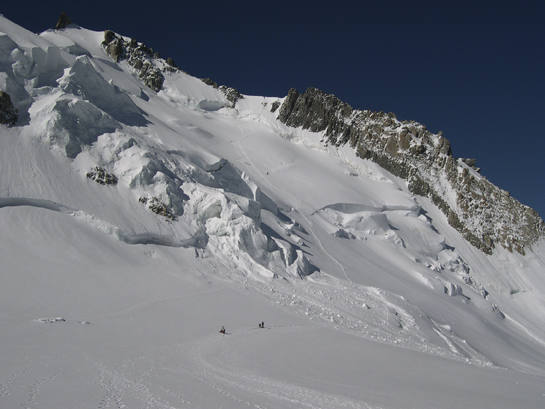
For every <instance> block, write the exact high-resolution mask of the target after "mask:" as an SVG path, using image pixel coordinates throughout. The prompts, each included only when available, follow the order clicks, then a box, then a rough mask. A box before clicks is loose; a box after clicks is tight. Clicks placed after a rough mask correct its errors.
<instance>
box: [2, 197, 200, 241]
mask: <svg viewBox="0 0 545 409" xmlns="http://www.w3.org/2000/svg"><path fill="white" fill-rule="evenodd" d="M19 206H29V207H35V208H38V209H45V210H50V211H53V212H58V213H62V214H66V215H68V216H73V217H75V218H76V219H78V220H80V221H83V222H84V223H86V224H87V225H89V226H91V227H94V228H95V229H96V230H99V231H100V232H102V233H105V234H109V235H111V236H113V237H115V238H116V239H117V240H119V241H122V242H123V243H126V244H131V245H134V244H155V245H157V246H165V247H183V248H188V247H195V248H204V247H206V242H207V240H208V239H207V237H206V234H205V233H203V232H197V233H195V234H194V235H193V236H192V237H190V238H188V239H184V240H176V239H173V238H172V237H169V236H165V235H160V234H155V233H149V232H146V233H128V232H124V231H123V230H121V229H120V228H119V227H117V226H114V225H112V224H111V223H108V222H106V221H103V220H100V219H98V218H96V217H95V216H93V215H91V214H89V213H87V212H84V211H82V210H77V209H73V208H70V207H68V206H65V205H63V204H61V203H57V202H54V201H52V200H46V199H34V198H28V197H4V198H0V209H2V208H5V207H19Z"/></svg>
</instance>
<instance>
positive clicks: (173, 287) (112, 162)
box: [0, 16, 545, 409]
mask: <svg viewBox="0 0 545 409" xmlns="http://www.w3.org/2000/svg"><path fill="white" fill-rule="evenodd" d="M103 39H104V34H103V33H102V32H94V31H90V30H86V29H83V28H80V27H76V26H71V27H69V28H67V29H64V30H58V31H54V30H51V31H46V32H44V33H42V34H40V35H36V34H33V33H30V32H28V31H27V30H25V29H24V28H22V27H20V26H18V25H16V24H14V23H12V22H10V21H9V20H7V19H5V18H4V17H1V16H0V90H4V91H6V92H7V93H9V94H10V96H11V99H12V101H13V103H14V105H15V106H16V108H17V109H18V112H19V122H18V123H17V126H15V127H11V128H8V127H6V126H4V125H0V230H1V232H2V236H1V240H0V259H1V264H0V282H1V285H0V408H2V409H3V408H6V409H7V408H15V407H23V408H40V409H48V408H51V409H54V408H81V409H87V408H100V409H106V408H117V409H121V408H148V409H155V408H159V409H161V408H169V409H170V408H177V409H182V408H203V409H209V408H233V409H234V408H237V409H238V408H245V407H249V408H262V409H264V408H270V409H272V408H274V409H278V408H328V409H332V408H391V409H401V408H415V409H417V408H418V409H424V408H430V409H431V408H433V409H436V408H494V409H497V408H534V409H538V408H543V407H545V325H544V318H543V317H544V316H545V242H544V241H543V240H542V241H540V242H538V243H537V244H536V245H535V246H534V247H533V248H532V249H529V250H528V251H527V254H526V255H525V256H522V255H520V254H518V253H510V252H508V251H507V250H504V249H502V248H500V247H498V248H496V250H495V252H494V254H493V255H491V256H488V255H486V254H484V253H483V252H481V251H479V250H478V249H476V248H475V247H473V246H472V245H470V244H469V243H468V242H467V241H465V240H464V239H463V237H462V236H461V235H460V234H459V233H458V232H457V231H456V230H455V229H453V228H452V227H450V226H449V224H448V222H447V220H446V218H445V216H444V215H443V214H442V213H441V212H440V211H439V210H438V209H437V208H436V207H435V206H434V205H433V204H432V203H431V201H430V200H428V199H425V198H422V197H418V196H414V195H412V194H410V193H409V191H408V189H407V186H406V183H405V182H404V181H403V180H401V179H399V178H396V177H394V176H392V175H391V174H390V173H388V172H387V171H385V170H383V169H382V168H380V167H379V166H378V165H377V164H375V163H373V162H370V161H367V160H362V159H360V158H358V157H357V156H356V154H355V153H354V152H353V150H351V149H350V148H348V147H344V148H337V147H334V146H326V145H325V144H324V143H323V135H321V134H318V133H311V132H308V131H303V130H301V129H294V128H290V127H287V126H285V125H284V124H282V123H281V122H279V121H278V120H277V119H276V114H275V113H273V112H271V107H272V106H273V103H275V102H279V103H281V102H282V98H269V97H258V96H247V95H244V96H243V98H242V99H239V100H238V101H237V102H236V104H234V106H233V104H232V102H231V101H229V100H228V99H227V97H226V94H224V92H222V91H221V89H218V88H214V87H212V86H209V85H206V84H205V83H204V82H202V81H201V80H199V79H198V78H195V77H192V76H190V75H188V74H186V73H184V72H183V71H181V70H172V71H165V72H164V76H165V82H164V84H163V88H162V90H160V91H159V92H154V91H153V90H152V89H150V88H148V87H147V86H146V85H144V83H143V82H142V81H141V80H140V79H139V78H138V76H137V74H136V72H135V70H134V68H133V67H131V66H130V65H129V64H128V63H127V61H125V60H121V61H120V62H118V63H116V62H115V61H114V60H113V59H112V58H111V57H110V56H109V55H108V54H107V53H106V52H105V50H104V47H103V46H102V45H101V42H102V40H103ZM154 64H156V65H157V66H158V67H162V66H164V62H163V61H162V60H160V59H157V60H156V61H155V62H154ZM97 168H98V169H102V170H101V172H102V171H103V172H104V174H107V175H112V176H109V177H111V179H109V180H110V181H111V180H114V179H113V176H115V182H116V183H113V182H112V183H111V184H101V183H96V182H95V180H96V179H95V180H93V179H92V178H91V177H90V176H88V173H89V172H90V171H92V170H93V169H95V172H99V171H97V170H96V169H97ZM261 321H264V323H265V328H259V327H258V323H259V322H261ZM222 325H224V326H225V327H226V329H227V331H226V334H225V335H222V334H220V333H219V332H218V330H219V328H220V327H221V326H222Z"/></svg>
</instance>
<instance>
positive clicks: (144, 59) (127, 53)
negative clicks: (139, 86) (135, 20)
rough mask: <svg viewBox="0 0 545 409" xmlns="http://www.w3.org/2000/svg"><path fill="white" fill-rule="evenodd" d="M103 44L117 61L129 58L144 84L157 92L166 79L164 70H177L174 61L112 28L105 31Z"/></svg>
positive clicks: (130, 63) (128, 60)
mask: <svg viewBox="0 0 545 409" xmlns="http://www.w3.org/2000/svg"><path fill="white" fill-rule="evenodd" d="M102 46H103V47H104V49H105V50H106V52H107V53H108V55H110V57H112V58H113V59H114V60H115V61H116V62H119V61H121V60H127V62H128V63H129V65H130V66H131V67H133V68H134V70H135V71H136V73H137V75H138V77H139V78H140V79H141V80H142V81H144V84H146V85H147V86H148V87H150V88H151V89H152V90H154V91H155V92H159V91H160V90H161V88H162V87H163V82H164V81H165V77H164V75H163V72H167V71H168V72H172V71H176V70H177V68H176V67H174V61H170V62H171V64H169V62H167V61H165V60H163V59H162V58H159V55H158V54H157V53H155V52H154V51H153V50H152V49H151V48H149V47H147V46H146V45H144V44H142V43H139V42H137V41H136V40H134V39H131V40H125V39H124V38H123V37H121V36H117V35H116V34H115V33H114V32H113V31H111V30H106V31H105V32H104V41H103V42H102ZM171 60H172V59H171Z"/></svg>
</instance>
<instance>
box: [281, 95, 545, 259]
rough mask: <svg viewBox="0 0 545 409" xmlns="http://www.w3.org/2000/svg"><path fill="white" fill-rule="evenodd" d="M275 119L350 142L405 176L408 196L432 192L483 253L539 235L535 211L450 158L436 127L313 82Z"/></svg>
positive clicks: (521, 247)
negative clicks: (360, 104)
mask: <svg viewBox="0 0 545 409" xmlns="http://www.w3.org/2000/svg"><path fill="white" fill-rule="evenodd" d="M278 119H279V120H280V121H281V122H283V123H284V124H286V125H288V126H291V127H302V128H303V129H307V130H310V131H312V132H323V133H324V137H325V142H326V143H330V144H334V145H335V146H342V145H345V144H350V146H351V147H353V148H354V149H355V150H356V152H357V155H358V156H359V157H361V158H363V159H370V160H372V161H374V162H376V163H377V164H379V165H380V166H382V167H383V168H385V169H386V170H388V171H389V172H391V173H392V174H394V175H396V176H398V177H401V178H403V179H405V180H406V181H407V185H408V188H409V190H410V191H411V192H412V193H413V194H416V195H420V196H424V197H428V198H430V199H431V200H432V201H433V203H434V204H435V205H436V206H438V207H439V209H441V211H442V212H443V213H444V214H445V215H446V217H447V219H448V222H449V224H450V225H451V226H452V227H454V228H455V229H456V230H458V231H459V232H460V233H462V235H463V236H464V237H465V238H466V239H467V240H468V241H469V242H470V243H471V244H472V245H474V246H475V247H477V248H479V249H481V250H482V251H483V252H485V253H487V254H491V253H492V251H493V249H494V248H495V246H496V245H500V246H502V247H504V248H506V249H508V250H509V251H513V250H515V251H517V252H519V253H521V254H525V249H526V248H527V247H529V246H531V245H532V244H533V243H534V242H536V241H537V240H538V239H539V238H541V237H543V236H545V223H544V222H543V220H542V219H541V217H540V216H539V215H538V213H537V212H536V211H535V210H533V209H532V208H530V207H528V206H526V205H523V204H522V203H520V202H519V201H518V200H516V199H515V198H513V197H511V196H510V194H509V192H507V191H505V190H502V189H500V188H499V187H497V186H495V185H494V184H492V183H491V182H490V181H488V180H487V179H486V178H485V177H483V176H482V175H480V174H479V169H478V168H476V167H475V164H476V163H475V160H474V159H462V158H455V157H454V156H453V154H452V150H451V147H450V142H449V141H448V140H447V139H446V138H445V137H444V136H443V135H442V134H441V132H439V133H437V134H435V133H432V132H430V131H429V130H427V129H426V127H425V126H424V125H422V124H419V123H417V122H415V121H399V120H398V119H397V118H396V117H395V115H394V114H392V113H384V112H374V111H370V110H357V109H353V108H352V107H351V106H350V105H348V104H347V103H345V102H343V101H341V100H340V99H339V98H337V97H336V96H335V95H332V94H327V93H325V92H323V91H320V90H318V89H316V88H308V89H307V90H306V91H305V92H304V93H302V94H301V93H299V92H298V91H297V90H295V89H293V88H292V89H290V90H289V92H288V95H287V97H286V98H285V99H284V102H283V103H282V105H281V107H280V111H279V114H278ZM452 192H454V194H452Z"/></svg>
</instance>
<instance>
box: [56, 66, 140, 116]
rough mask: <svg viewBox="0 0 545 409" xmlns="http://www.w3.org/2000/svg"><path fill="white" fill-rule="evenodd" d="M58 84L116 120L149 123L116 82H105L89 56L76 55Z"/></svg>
mask: <svg viewBox="0 0 545 409" xmlns="http://www.w3.org/2000/svg"><path fill="white" fill-rule="evenodd" d="M58 83H59V87H60V88H61V89H62V90H63V91H65V92H66V93H68V94H73V95H76V96H78V97H81V98H82V99H85V100H87V101H89V102H90V103H91V104H93V105H95V106H96V107H98V108H100V109H101V110H102V111H104V112H107V113H108V114H109V115H110V116H111V117H113V118H114V119H115V120H117V121H119V122H121V123H123V124H125V125H129V126H144V125H146V124H147V123H148V121H147V120H146V118H145V117H144V112H143V111H142V110H141V109H140V108H138V107H137V106H136V104H135V103H134V102H133V101H132V100H131V99H130V98H129V96H128V95H127V94H126V93H124V92H122V91H121V90H120V89H119V88H118V87H117V86H116V85H114V84H110V83H108V82H107V81H106V80H105V79H104V78H103V77H102V76H101V75H100V74H99V73H98V72H97V71H96V68H95V67H94V66H93V63H92V60H91V59H90V58H89V57H88V56H85V55H84V56H80V57H77V58H76V60H75V61H74V63H73V64H72V66H71V67H70V69H69V70H68V71H67V72H66V73H65V75H64V76H63V77H62V78H60V79H59V80H58Z"/></svg>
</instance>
